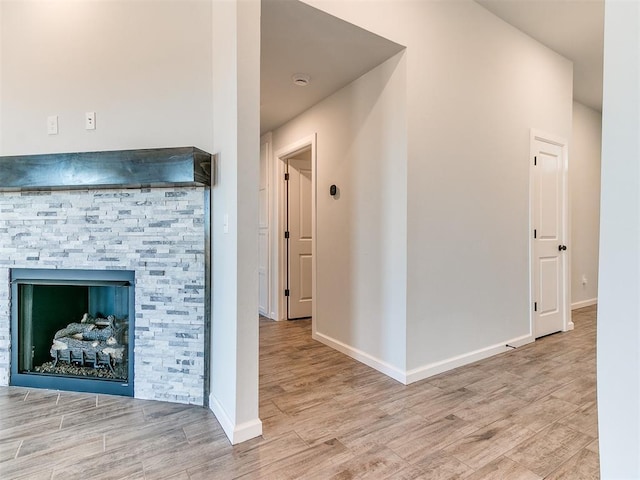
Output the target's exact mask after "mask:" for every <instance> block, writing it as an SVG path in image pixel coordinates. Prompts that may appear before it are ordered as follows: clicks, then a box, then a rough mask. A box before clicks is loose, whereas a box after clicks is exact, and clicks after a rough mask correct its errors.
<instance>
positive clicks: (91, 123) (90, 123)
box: [84, 112, 96, 130]
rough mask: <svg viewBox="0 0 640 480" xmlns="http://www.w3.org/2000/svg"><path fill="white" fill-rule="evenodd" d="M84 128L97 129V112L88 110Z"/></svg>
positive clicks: (85, 115)
mask: <svg viewBox="0 0 640 480" xmlns="http://www.w3.org/2000/svg"><path fill="white" fill-rule="evenodd" d="M84 128H85V129H86V130H95V129H96V112H87V113H85V114H84Z"/></svg>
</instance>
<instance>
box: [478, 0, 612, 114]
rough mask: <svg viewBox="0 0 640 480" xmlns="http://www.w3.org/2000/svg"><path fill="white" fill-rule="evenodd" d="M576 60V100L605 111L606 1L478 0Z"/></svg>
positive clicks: (539, 39)
mask: <svg viewBox="0 0 640 480" xmlns="http://www.w3.org/2000/svg"><path fill="white" fill-rule="evenodd" d="M475 1H476V2H477V3H479V4H480V5H482V6H483V7H485V8H486V9H488V10H489V11H491V12H492V13H493V14H495V15H497V16H498V17H500V18H502V19H503V20H504V21H506V22H507V23H510V24H511V25H513V26H514V27H516V28H518V29H519V30H521V31H523V32H524V33H526V34H527V35H529V36H530V37H533V38H534V39H536V40H538V41H539V42H540V43H542V44H544V45H546V46H547V47H549V48H551V49H552V50H555V51H556V52H558V53H559V54H560V55H562V56H564V57H566V58H568V59H569V60H572V61H573V97H574V99H576V100H577V101H579V102H580V103H583V104H585V105H587V106H589V107H591V108H594V109H596V110H598V111H602V59H603V40H604V0H475Z"/></svg>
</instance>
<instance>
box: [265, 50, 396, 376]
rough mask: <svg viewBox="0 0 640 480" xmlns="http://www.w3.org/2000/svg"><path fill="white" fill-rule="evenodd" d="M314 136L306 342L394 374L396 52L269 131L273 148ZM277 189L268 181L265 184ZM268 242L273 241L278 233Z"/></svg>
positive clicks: (279, 148)
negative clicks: (312, 277) (334, 190)
mask: <svg viewBox="0 0 640 480" xmlns="http://www.w3.org/2000/svg"><path fill="white" fill-rule="evenodd" d="M313 134H317V138H316V141H317V152H316V154H317V157H316V161H317V163H316V179H317V180H316V182H317V197H316V205H317V216H316V221H317V232H316V239H315V242H316V248H317V250H316V252H317V258H318V262H317V284H316V285H317V296H316V298H315V299H314V302H315V307H316V316H315V318H314V337H315V338H317V339H319V340H321V341H323V342H325V343H328V344H330V345H332V346H334V347H337V348H339V349H343V351H344V349H346V350H348V353H350V354H352V355H354V356H356V357H358V358H360V359H361V360H363V361H365V362H366V363H369V364H372V365H374V366H376V368H379V369H382V370H383V371H385V372H386V373H388V374H390V375H392V376H395V377H399V376H400V377H401V376H402V375H403V373H404V370H405V362H406V334H405V318H406V313H405V312H406V296H405V291H406V264H407V261H406V205H407V203H406V177H407V170H406V159H407V150H406V61H405V58H404V54H403V53H400V54H398V55H396V56H395V57H393V58H391V59H389V60H388V61H387V62H385V63H383V64H382V65H380V66H378V67H377V68H375V69H373V70H372V71H370V72H369V73H367V74H365V75H363V76H362V77H361V78H359V79H358V80H356V81H355V82H353V83H352V84H350V85H348V86H346V87H345V88H343V89H342V90H340V91H338V92H337V93H335V94H334V95H332V96H330V97H329V98H327V99H325V100H324V101H322V102H321V103H319V104H318V105H316V106H315V107H313V108H311V109H310V110H308V111H307V112H305V113H303V114H302V115H300V116H299V117H298V118H295V119H294V120H292V121H290V122H289V123H287V124H285V125H284V126H282V127H280V128H279V129H277V130H275V131H274V132H273V137H272V138H273V151H274V152H276V153H277V152H278V151H281V150H282V149H285V148H287V147H288V146H289V145H292V144H294V143H296V142H297V141H299V140H300V139H302V138H305V137H308V136H310V135H313ZM277 161H278V160H276V162H277ZM275 166H277V165H274V167H275ZM277 170H278V169H277V168H272V171H274V172H277ZM278 183H281V182H280V179H278V178H274V183H273V184H274V185H277V184H278ZM332 184H335V185H337V187H338V189H339V194H338V195H337V196H336V197H332V196H331V195H330V194H329V187H330V185H332ZM276 198H277V197H276ZM272 241H273V242H274V243H275V244H277V232H274V237H273V240H272Z"/></svg>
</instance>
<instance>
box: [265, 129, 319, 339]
mask: <svg viewBox="0 0 640 480" xmlns="http://www.w3.org/2000/svg"><path fill="white" fill-rule="evenodd" d="M316 137H317V135H316V134H315V133H313V134H311V135H308V136H306V137H303V138H301V139H299V140H298V141H296V142H294V143H291V144H289V145H287V146H286V147H284V148H282V149H280V150H278V151H277V152H276V153H275V155H274V160H275V168H274V169H273V170H274V171H275V175H276V181H275V182H274V185H276V186H277V188H276V189H277V192H276V195H277V202H276V203H277V214H276V222H275V228H274V235H276V238H277V240H276V242H277V245H278V248H277V255H278V258H277V259H274V261H273V262H271V265H277V266H278V281H277V285H278V291H277V292H276V297H277V299H278V301H277V305H278V312H277V319H278V320H288V318H287V297H285V295H284V290H285V288H286V281H287V250H286V241H285V238H284V227H285V225H286V218H285V217H286V213H285V207H286V205H285V188H286V186H285V180H284V173H285V164H286V161H287V159H289V158H291V157H294V156H295V155H296V154H297V153H299V152H300V151H302V150H306V149H308V148H309V147H311V236H312V239H311V256H312V258H311V296H312V299H313V300H312V306H311V325H312V327H311V328H312V331H313V332H315V326H316V305H317V298H318V296H317V288H316V286H317V282H316V272H317V269H316V266H317V241H316V239H317V224H316V218H317V217H316V197H317V174H316V170H317V169H316V167H317V160H316V141H317V138H316Z"/></svg>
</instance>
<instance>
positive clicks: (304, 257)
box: [284, 146, 313, 320]
mask: <svg viewBox="0 0 640 480" xmlns="http://www.w3.org/2000/svg"><path fill="white" fill-rule="evenodd" d="M311 173H312V169H311V146H309V147H308V148H306V149H305V150H303V151H301V152H298V153H296V154H295V155H294V156H292V157H289V158H287V159H286V162H285V175H284V185H285V188H284V190H285V244H286V248H285V250H286V253H287V271H286V276H287V279H286V282H287V288H286V289H285V297H286V303H287V319H288V320H296V319H301V318H310V317H311V312H312V305H313V295H312V291H311V283H312V279H313V273H312V268H311V265H312V260H313V254H312V243H313V235H312V221H311V213H312V208H311V198H312V183H311Z"/></svg>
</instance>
